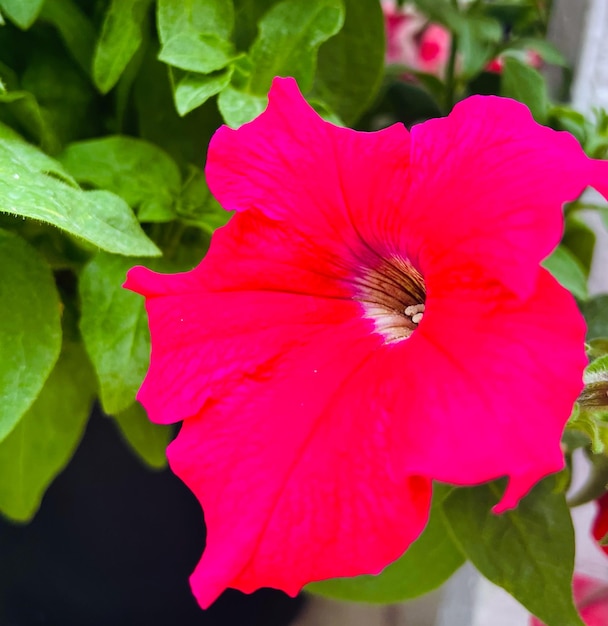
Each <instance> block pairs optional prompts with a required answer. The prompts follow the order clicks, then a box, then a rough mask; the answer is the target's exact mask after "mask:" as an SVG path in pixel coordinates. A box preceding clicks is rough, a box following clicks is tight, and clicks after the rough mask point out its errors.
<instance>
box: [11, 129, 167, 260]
mask: <svg viewBox="0 0 608 626" xmlns="http://www.w3.org/2000/svg"><path fill="white" fill-rule="evenodd" d="M3 134H4V135H5V136H6V138H3V139H2V140H1V141H0V211H3V212H5V213H9V214H12V215H19V216H21V217H27V218H32V219H36V220H40V221H42V222H46V223H48V224H52V225H53V226H56V227H58V228H60V229H62V230H64V231H65V232H68V233H70V234H72V235H76V236H77V237H81V238H82V239H84V240H85V241H88V242H90V243H92V244H94V245H96V246H98V247H99V248H101V249H103V250H107V251H108V252H114V253H117V254H125V255H133V256H135V255H141V256H155V255H157V254H159V251H158V249H157V247H156V246H155V245H154V244H153V243H152V242H151V241H150V240H149V239H148V238H147V237H146V236H145V234H144V233H143V231H142V230H141V228H140V226H139V224H138V223H137V220H136V219H135V216H134V215H133V212H132V211H131V209H130V208H129V207H128V205H127V204H126V203H125V202H124V201H123V200H121V199H120V198H119V197H118V196H116V195H114V194H113V193H110V192H109V191H105V190H99V191H82V190H81V189H80V188H79V187H78V185H77V184H76V182H75V181H74V180H73V179H72V178H71V176H70V175H69V174H67V172H66V171H65V170H64V168H63V167H62V166H61V165H60V164H59V163H57V162H56V161H54V160H53V159H51V158H50V157H47V156H46V155H45V154H44V153H42V152H40V151H38V150H36V148H34V147H33V146H31V145H29V144H27V143H26V142H25V141H22V140H21V139H18V138H15V137H14V134H13V133H9V132H5V133H3ZM9 135H10V137H9Z"/></svg>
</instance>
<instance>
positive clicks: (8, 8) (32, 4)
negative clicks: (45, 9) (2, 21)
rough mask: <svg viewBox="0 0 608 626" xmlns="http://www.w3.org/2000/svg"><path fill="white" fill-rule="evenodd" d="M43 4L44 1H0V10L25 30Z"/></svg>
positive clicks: (50, 0) (34, 19)
mask: <svg viewBox="0 0 608 626" xmlns="http://www.w3.org/2000/svg"><path fill="white" fill-rule="evenodd" d="M53 1H54V0H49V2H53ZM43 3H44V0H0V9H2V11H3V12H4V13H5V14H6V15H8V17H10V18H11V20H12V21H13V22H14V23H15V24H17V26H19V27H20V28H23V29H24V30H25V29H26V28H29V27H30V26H31V25H32V24H33V23H34V22H35V21H36V18H37V17H38V13H40V9H41V8H42V5H43Z"/></svg>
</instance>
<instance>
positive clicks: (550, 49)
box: [509, 37, 570, 67]
mask: <svg viewBox="0 0 608 626" xmlns="http://www.w3.org/2000/svg"><path fill="white" fill-rule="evenodd" d="M513 48H515V49H520V50H531V51H533V52H537V53H538V54H539V55H540V58H541V59H542V60H543V61H544V62H545V63H551V64H552V65H560V66H562V67H568V66H569V65H570V64H569V63H568V59H566V57H565V56H564V55H563V54H562V53H561V52H560V51H559V50H558V49H557V48H556V47H555V46H554V45H553V44H552V43H551V42H550V41H547V40H546V39H539V38H538V37H522V38H521V39H516V40H514V41H513V42H511V43H510V44H509V49H513Z"/></svg>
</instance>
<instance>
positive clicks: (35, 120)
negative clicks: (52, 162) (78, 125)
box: [0, 90, 61, 153]
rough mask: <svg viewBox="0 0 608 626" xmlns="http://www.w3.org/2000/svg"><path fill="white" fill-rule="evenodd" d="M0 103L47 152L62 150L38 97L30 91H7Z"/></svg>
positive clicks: (1, 94)
mask: <svg viewBox="0 0 608 626" xmlns="http://www.w3.org/2000/svg"><path fill="white" fill-rule="evenodd" d="M0 103H3V104H4V105H6V106H7V108H8V110H9V111H10V113H11V114H12V115H13V116H14V118H15V119H16V120H17V122H18V123H19V125H20V127H21V128H23V130H24V131H25V132H27V133H28V135H29V136H31V138H32V139H34V141H36V142H37V143H39V144H40V146H41V148H42V149H43V150H46V151H47V152H51V153H54V152H57V150H59V148H60V143H61V142H60V141H59V137H58V136H57V132H56V131H55V129H54V128H53V127H52V126H51V125H50V124H49V120H48V118H47V116H46V115H45V113H44V111H43V109H42V107H41V106H40V104H39V103H38V100H37V99H36V97H35V96H34V95H33V94H31V93H30V92H29V91H23V90H18V91H5V92H3V93H0Z"/></svg>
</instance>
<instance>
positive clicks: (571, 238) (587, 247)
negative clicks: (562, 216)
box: [562, 214, 595, 278]
mask: <svg viewBox="0 0 608 626" xmlns="http://www.w3.org/2000/svg"><path fill="white" fill-rule="evenodd" d="M562 245H563V246H565V247H566V248H567V249H568V250H569V251H570V252H572V254H573V255H574V256H575V257H576V259H577V260H578V261H579V262H580V264H581V268H582V270H583V272H584V274H585V276H586V277H587V278H588V277H589V272H590V270H591V261H592V259H593V251H594V249H595V233H594V232H593V230H592V229H591V228H590V227H589V226H588V225H587V224H586V223H585V222H583V220H580V219H578V218H577V217H576V216H575V215H568V214H567V215H566V229H565V232H564V236H563V237H562Z"/></svg>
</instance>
